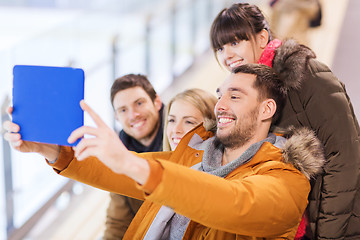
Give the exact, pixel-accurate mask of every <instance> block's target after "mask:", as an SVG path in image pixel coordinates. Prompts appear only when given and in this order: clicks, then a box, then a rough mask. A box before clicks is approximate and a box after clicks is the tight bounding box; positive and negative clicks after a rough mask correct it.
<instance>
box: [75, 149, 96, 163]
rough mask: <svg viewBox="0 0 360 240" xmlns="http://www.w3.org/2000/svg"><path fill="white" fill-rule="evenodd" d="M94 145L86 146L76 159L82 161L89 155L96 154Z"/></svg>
mask: <svg viewBox="0 0 360 240" xmlns="http://www.w3.org/2000/svg"><path fill="white" fill-rule="evenodd" d="M96 152H97V151H96V147H88V148H86V149H85V150H84V151H82V152H81V153H80V154H78V156H77V157H76V159H77V160H79V161H82V160H84V159H86V158H88V157H90V156H96Z"/></svg>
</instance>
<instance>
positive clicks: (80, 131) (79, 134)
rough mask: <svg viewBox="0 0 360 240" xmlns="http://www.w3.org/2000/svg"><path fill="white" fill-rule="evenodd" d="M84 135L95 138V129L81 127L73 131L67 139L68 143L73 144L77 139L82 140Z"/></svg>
mask: <svg viewBox="0 0 360 240" xmlns="http://www.w3.org/2000/svg"><path fill="white" fill-rule="evenodd" d="M85 134H89V135H92V136H95V137H97V128H93V127H89V126H82V127H79V128H77V129H75V130H74V131H73V132H72V133H71V134H70V136H69V137H68V142H69V143H74V142H75V141H76V140H77V139H79V138H82V137H83V136H84V135H85Z"/></svg>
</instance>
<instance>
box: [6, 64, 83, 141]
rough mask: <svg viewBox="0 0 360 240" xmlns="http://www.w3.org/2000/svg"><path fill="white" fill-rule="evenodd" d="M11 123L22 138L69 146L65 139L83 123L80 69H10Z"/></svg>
mask: <svg viewBox="0 0 360 240" xmlns="http://www.w3.org/2000/svg"><path fill="white" fill-rule="evenodd" d="M13 75H14V78H13V108H14V109H13V113H12V118H13V122H14V123H16V124H18V125H19V126H20V134H21V137H22V139H23V140H26V141H34V142H41V143H51V144H58V145H67V146H73V145H76V144H77V143H78V142H75V143H74V144H69V143H68V142H67V138H68V137H69V136H70V133H71V132H72V131H73V130H75V129H76V128H78V127H80V126H82V125H83V123H84V113H83V111H82V109H81V108H80V105H79V103H80V100H81V99H84V71H83V70H82V69H78V68H77V69H76V68H68V67H46V66H28V65H16V66H14V68H13Z"/></svg>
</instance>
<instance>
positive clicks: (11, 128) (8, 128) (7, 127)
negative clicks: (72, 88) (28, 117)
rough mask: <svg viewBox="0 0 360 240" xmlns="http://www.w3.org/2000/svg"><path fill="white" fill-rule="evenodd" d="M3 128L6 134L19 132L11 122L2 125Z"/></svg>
mask: <svg viewBox="0 0 360 240" xmlns="http://www.w3.org/2000/svg"><path fill="white" fill-rule="evenodd" d="M3 128H4V129H5V130H6V131H8V132H19V131H20V127H19V125H17V124H16V123H13V122H11V121H5V122H4V123H3Z"/></svg>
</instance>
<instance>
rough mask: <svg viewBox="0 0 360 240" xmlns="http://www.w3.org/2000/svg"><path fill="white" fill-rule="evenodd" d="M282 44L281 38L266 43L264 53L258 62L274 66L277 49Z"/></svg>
mask: <svg viewBox="0 0 360 240" xmlns="http://www.w3.org/2000/svg"><path fill="white" fill-rule="evenodd" d="M281 44H282V42H281V41H280V40H279V39H274V40H272V41H270V42H269V43H268V44H267V45H266V47H265V49H264V51H263V53H262V54H261V57H260V59H259V61H258V64H264V65H266V66H269V67H272V63H273V59H274V56H275V49H277V48H278V47H280V45H281Z"/></svg>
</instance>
